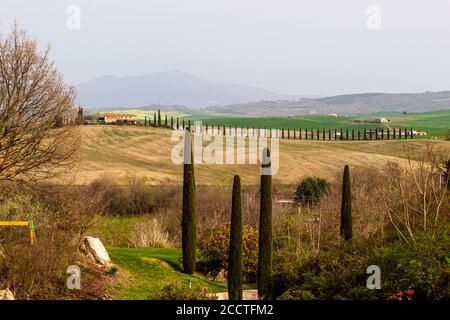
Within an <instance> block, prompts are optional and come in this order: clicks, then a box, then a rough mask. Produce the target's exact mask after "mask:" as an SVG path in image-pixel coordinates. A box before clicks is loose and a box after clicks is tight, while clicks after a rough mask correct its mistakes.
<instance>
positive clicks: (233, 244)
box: [228, 175, 244, 300]
mask: <svg viewBox="0 0 450 320" xmlns="http://www.w3.org/2000/svg"><path fill="white" fill-rule="evenodd" d="M243 267H244V264H243V244H242V207H241V179H240V178H239V176H238V175H236V176H234V180H233V197H232V200H231V226H230V250H229V257H228V297H229V300H242V278H243V275H242V272H243V271H242V270H243Z"/></svg>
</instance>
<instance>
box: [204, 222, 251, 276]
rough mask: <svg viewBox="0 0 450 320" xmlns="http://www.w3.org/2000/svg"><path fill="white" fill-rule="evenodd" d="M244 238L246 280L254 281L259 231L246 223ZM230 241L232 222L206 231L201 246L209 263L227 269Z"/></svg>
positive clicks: (243, 232) (243, 231) (243, 229)
mask: <svg viewBox="0 0 450 320" xmlns="http://www.w3.org/2000/svg"><path fill="white" fill-rule="evenodd" d="M242 240H243V249H244V252H243V263H244V270H243V273H244V282H253V281H254V279H255V275H256V269H257V263H258V231H257V230H256V229H255V228H253V227H251V226H249V225H244V226H243V228H242ZM229 243H230V224H229V223H227V224H224V225H222V226H220V227H217V228H214V229H212V230H210V231H209V232H206V233H205V235H204V236H203V237H202V239H200V244H199V248H200V250H201V252H202V257H203V258H204V259H205V260H207V261H208V262H209V265H211V266H213V265H214V266H220V268H222V269H225V270H227V268H228V252H229ZM208 271H216V270H208Z"/></svg>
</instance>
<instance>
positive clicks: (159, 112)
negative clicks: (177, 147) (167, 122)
mask: <svg viewBox="0 0 450 320" xmlns="http://www.w3.org/2000/svg"><path fill="white" fill-rule="evenodd" d="M158 127H161V110H159V109H158Z"/></svg>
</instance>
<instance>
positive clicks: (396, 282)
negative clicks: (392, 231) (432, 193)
mask: <svg viewBox="0 0 450 320" xmlns="http://www.w3.org/2000/svg"><path fill="white" fill-rule="evenodd" d="M449 243H450V226H449V225H448V224H447V225H446V226H445V227H443V228H442V230H440V232H439V234H438V236H436V237H435V238H434V239H433V237H432V236H430V235H427V234H424V233H418V234H416V236H415V243H414V244H407V243H405V242H403V241H400V240H398V241H395V242H393V243H392V244H390V245H388V246H386V247H384V248H380V249H379V250H377V252H376V253H375V255H374V257H373V259H371V260H373V264H378V265H379V266H380V268H381V270H382V278H381V279H382V290H381V291H382V297H383V298H384V299H394V300H395V299H400V298H402V299H409V298H412V299H413V300H441V299H442V300H449V299H450V251H449ZM402 293H403V294H402Z"/></svg>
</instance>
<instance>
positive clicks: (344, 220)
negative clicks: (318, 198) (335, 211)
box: [341, 165, 352, 241]
mask: <svg viewBox="0 0 450 320" xmlns="http://www.w3.org/2000/svg"><path fill="white" fill-rule="evenodd" d="M341 236H342V237H343V238H344V240H345V241H349V240H351V239H352V187H351V182H350V168H349V166H348V165H346V166H345V167H344V177H343V180H342V206H341Z"/></svg>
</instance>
